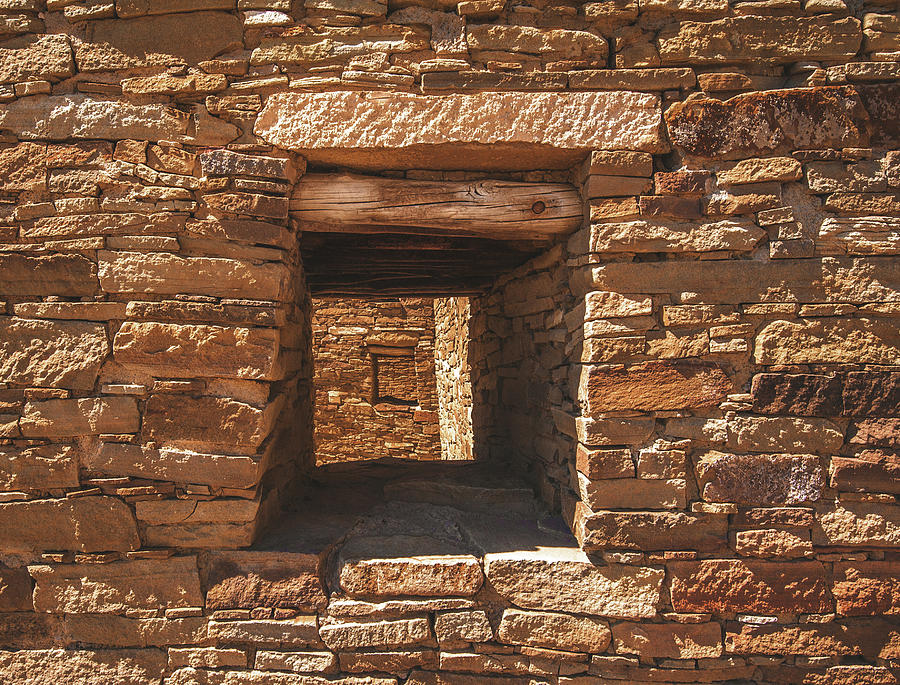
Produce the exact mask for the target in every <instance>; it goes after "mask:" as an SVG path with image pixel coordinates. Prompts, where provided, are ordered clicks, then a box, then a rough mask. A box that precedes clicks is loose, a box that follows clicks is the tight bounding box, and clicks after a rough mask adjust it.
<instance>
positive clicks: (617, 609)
mask: <svg viewBox="0 0 900 685" xmlns="http://www.w3.org/2000/svg"><path fill="white" fill-rule="evenodd" d="M484 563H485V568H486V572H487V580H488V583H489V584H490V585H491V586H492V587H493V589H494V590H495V591H496V592H498V593H499V594H500V595H501V596H503V597H504V598H506V599H508V600H509V601H510V602H512V603H513V604H515V605H516V606H518V607H521V608H523V609H542V610H551V611H566V612H572V613H579V614H593V615H597V616H610V617H615V618H650V617H652V616H654V615H655V614H656V606H657V604H658V603H659V600H660V589H661V586H662V581H663V577H664V575H665V572H664V571H663V570H662V569H655V568H646V567H639V566H623V565H612V564H611V565H608V566H594V565H593V564H592V563H591V562H590V561H589V560H588V558H587V556H585V554H584V553H583V552H582V551H581V550H579V549H573V548H564V547H559V548H543V549H540V550H538V551H534V552H527V551H521V552H501V553H498V554H487V555H485V558H484Z"/></svg>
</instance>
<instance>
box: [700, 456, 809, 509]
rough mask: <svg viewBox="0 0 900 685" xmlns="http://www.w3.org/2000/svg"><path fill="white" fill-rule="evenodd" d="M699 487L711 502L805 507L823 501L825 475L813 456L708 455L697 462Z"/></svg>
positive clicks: (704, 496)
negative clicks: (808, 503) (798, 505)
mask: <svg viewBox="0 0 900 685" xmlns="http://www.w3.org/2000/svg"><path fill="white" fill-rule="evenodd" d="M697 484H698V485H699V486H700V490H701V493H702V495H703V498H704V499H705V500H707V501H710V502H735V503H737V504H748V505H759V504H801V503H803V502H812V501H816V500H818V499H819V498H820V497H821V495H822V488H823V487H824V486H825V474H824V472H823V469H822V466H821V464H820V463H819V458H818V457H816V456H815V455H812V454H725V453H722V452H707V453H705V454H703V455H702V456H701V457H700V459H699V461H698V462H697Z"/></svg>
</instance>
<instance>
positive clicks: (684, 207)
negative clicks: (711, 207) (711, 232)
mask: <svg viewBox="0 0 900 685" xmlns="http://www.w3.org/2000/svg"><path fill="white" fill-rule="evenodd" d="M638 207H639V208H640V210H641V216H656V217H666V218H669V219H699V218H700V217H701V214H700V201H699V200H696V199H691V198H688V197H678V196H674V195H642V196H641V197H640V198H639V199H638Z"/></svg>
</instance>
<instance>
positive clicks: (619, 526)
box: [578, 481, 728, 552]
mask: <svg viewBox="0 0 900 685" xmlns="http://www.w3.org/2000/svg"><path fill="white" fill-rule="evenodd" d="M620 482H621V481H620ZM620 487H623V488H628V487H629V485H623V486H620ZM579 515H580V520H579V521H578V526H579V528H580V539H581V544H582V547H583V548H584V549H591V550H597V549H629V550H635V551H641V552H652V551H661V550H681V549H686V550H697V551H708V550H714V549H718V548H720V547H723V546H724V545H725V543H726V542H727V539H728V534H727V533H728V520H727V517H724V516H707V515H703V514H700V515H697V514H687V513H685V512H681V511H585V510H584V507H581V508H580V514H579Z"/></svg>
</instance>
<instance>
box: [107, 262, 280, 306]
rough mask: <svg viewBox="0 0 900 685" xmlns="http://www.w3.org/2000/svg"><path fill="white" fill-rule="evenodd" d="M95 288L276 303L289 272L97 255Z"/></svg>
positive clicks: (235, 264) (270, 267) (262, 266)
mask: <svg viewBox="0 0 900 685" xmlns="http://www.w3.org/2000/svg"><path fill="white" fill-rule="evenodd" d="M99 276H100V284H101V286H102V287H103V289H104V290H106V291H108V292H122V293H136V292H155V293H159V294H161V295H176V294H179V293H183V292H191V293H196V294H198V295H210V296H214V297H249V298H254V299H262V300H277V301H281V300H283V299H285V298H286V297H287V290H288V280H289V277H290V273H289V272H288V270H287V269H286V268H285V267H284V266H283V265H281V264H275V263H263V264H252V263H248V262H246V261H243V260H238V259H221V258H217V257H179V256H177V255H172V254H167V253H152V254H141V253H140V252H101V253H100V260H99Z"/></svg>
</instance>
